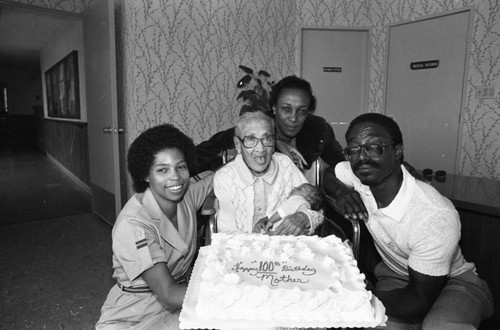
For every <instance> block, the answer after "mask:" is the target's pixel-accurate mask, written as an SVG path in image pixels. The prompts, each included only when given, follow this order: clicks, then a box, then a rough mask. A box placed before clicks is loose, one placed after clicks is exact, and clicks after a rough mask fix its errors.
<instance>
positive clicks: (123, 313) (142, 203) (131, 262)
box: [96, 124, 213, 329]
mask: <svg viewBox="0 0 500 330" xmlns="http://www.w3.org/2000/svg"><path fill="white" fill-rule="evenodd" d="M127 160H128V170H129V172H130V175H131V177H132V180H133V186H134V190H135V191H136V194H135V195H134V196H132V198H130V200H129V201H128V202H127V204H126V205H125V206H124V208H123V210H122V211H121V212H120V214H119V215H118V219H117V220H116V223H115V225H114V227H113V232H112V236H113V270H114V272H113V278H114V279H115V280H116V282H117V283H116V285H115V286H113V287H112V288H111V290H110V292H109V294H108V297H107V298H106V301H105V302H104V305H103V306H102V309H101V317H100V319H99V321H98V322H97V324H96V329H124V328H127V329H132V328H133V329H178V328H179V310H180V308H181V306H182V302H183V300H184V296H185V294H186V289H187V281H188V279H189V274H190V269H191V264H192V261H193V259H194V257H195V253H196V248H197V247H196V211H197V209H198V208H200V207H201V205H202V204H203V201H204V200H205V198H206V196H207V195H208V194H209V193H210V192H211V190H212V188H213V184H212V181H213V175H211V176H207V177H206V178H204V179H202V180H200V181H198V182H196V183H192V184H190V170H191V169H192V168H193V166H194V165H195V164H196V161H197V159H196V156H195V147H194V144H193V142H192V140H191V139H190V138H188V137H187V136H186V135H184V134H183V133H182V132H181V131H179V130H178V129H177V128H175V127H174V126H172V125H168V124H164V125H160V126H156V127H153V128H150V129H148V130H146V131H145V132H143V133H142V134H141V135H140V136H139V137H138V138H137V139H136V140H135V141H134V142H133V143H132V144H131V146H130V149H129V152H128V159H127Z"/></svg>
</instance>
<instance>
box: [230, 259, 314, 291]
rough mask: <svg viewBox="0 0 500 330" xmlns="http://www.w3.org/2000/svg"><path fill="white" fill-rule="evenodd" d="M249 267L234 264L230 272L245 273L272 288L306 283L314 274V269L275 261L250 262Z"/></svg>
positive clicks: (241, 263)
mask: <svg viewBox="0 0 500 330" xmlns="http://www.w3.org/2000/svg"><path fill="white" fill-rule="evenodd" d="M251 264H252V265H251V266H246V265H243V262H238V263H236V264H235V265H234V266H233V268H232V269H231V270H232V271H234V272H236V273H240V272H241V273H246V274H248V275H250V276H253V277H255V278H257V279H260V280H261V281H262V282H265V281H269V283H270V284H271V285H272V286H278V285H280V283H308V282H309V279H307V278H306V277H307V276H312V275H314V274H316V269H315V268H314V267H310V266H308V265H304V266H300V265H293V266H292V265H288V264H286V263H282V262H276V261H252V262H251Z"/></svg>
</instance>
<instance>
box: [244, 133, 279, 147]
mask: <svg viewBox="0 0 500 330" xmlns="http://www.w3.org/2000/svg"><path fill="white" fill-rule="evenodd" d="M237 138H238V139H239V140H240V141H241V143H243V146H244V147H245V148H254V147H255V146H256V145H257V144H258V143H259V141H260V142H261V143H262V145H263V146H264V147H274V142H275V141H276V137H275V136H274V135H267V136H264V137H262V138H260V139H259V138H256V137H255V136H244V137H243V138H240V137H239V136H237Z"/></svg>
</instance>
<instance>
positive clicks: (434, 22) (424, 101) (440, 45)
mask: <svg viewBox="0 0 500 330" xmlns="http://www.w3.org/2000/svg"><path fill="white" fill-rule="evenodd" d="M471 18H472V13H471V10H470V9H465V10H462V11H457V12H453V13H448V14H445V15H440V16H431V17H427V18H422V19H420V20H412V21H408V22H402V23H398V24H394V25H391V26H389V44H388V57H387V80H386V91H385V113H386V114H387V115H389V116H392V117H393V118H394V119H395V120H396V122H397V123H398V124H399V125H400V128H401V131H402V133H403V142H404V148H405V149H404V156H405V159H406V160H407V161H408V162H409V163H410V164H412V165H413V166H415V167H416V168H417V169H424V168H431V169H433V170H434V171H436V170H445V171H447V172H448V173H455V172H456V170H455V169H456V163H457V159H458V149H459V148H458V147H459V138H460V127H461V125H460V117H461V113H462V109H463V102H464V97H463V95H464V86H465V81H466V80H465V79H466V72H467V55H468V54H469V51H468V40H469V22H471Z"/></svg>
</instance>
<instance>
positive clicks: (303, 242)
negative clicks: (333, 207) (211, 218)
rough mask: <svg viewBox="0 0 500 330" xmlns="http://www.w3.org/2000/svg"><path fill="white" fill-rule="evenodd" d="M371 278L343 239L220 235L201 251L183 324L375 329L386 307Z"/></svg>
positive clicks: (190, 325) (196, 325) (189, 325)
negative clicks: (369, 287) (368, 285)
mask: <svg viewBox="0 0 500 330" xmlns="http://www.w3.org/2000/svg"><path fill="white" fill-rule="evenodd" d="M364 279H365V277H364V275H363V274H361V273H360V272H359V269H358V267H357V264H356V261H355V260H354V259H353V257H352V253H351V250H350V248H349V247H348V246H347V245H346V244H345V243H343V242H342V241H341V240H340V239H339V238H338V237H336V236H329V237H325V238H319V237H318V236H297V237H295V236H267V235H261V234H248V235H244V234H241V235H228V234H215V235H214V236H213V238H212V245H211V246H207V247H202V248H201V249H200V255H199V257H198V259H197V261H196V264H195V268H194V271H193V275H192V277H191V280H190V284H189V287H188V292H187V295H186V299H185V301H184V306H183V309H182V312H181V316H180V321H181V327H182V328H196V327H198V324H199V327H200V328H206V327H216V328H224V327H240V328H244V327H254V328H255V327H256V328H258V327H259V325H261V326H264V325H265V326H266V327H270V326H273V327H335V326H349V327H358V326H359V327H374V326H377V325H379V324H383V322H384V321H385V315H384V312H385V310H384V309H383V306H382V305H381V303H380V302H379V301H378V300H377V299H376V298H375V297H373V296H372V294H371V292H370V291H367V290H366V287H365V283H364ZM191 321H194V322H191ZM249 325H251V326H249Z"/></svg>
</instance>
